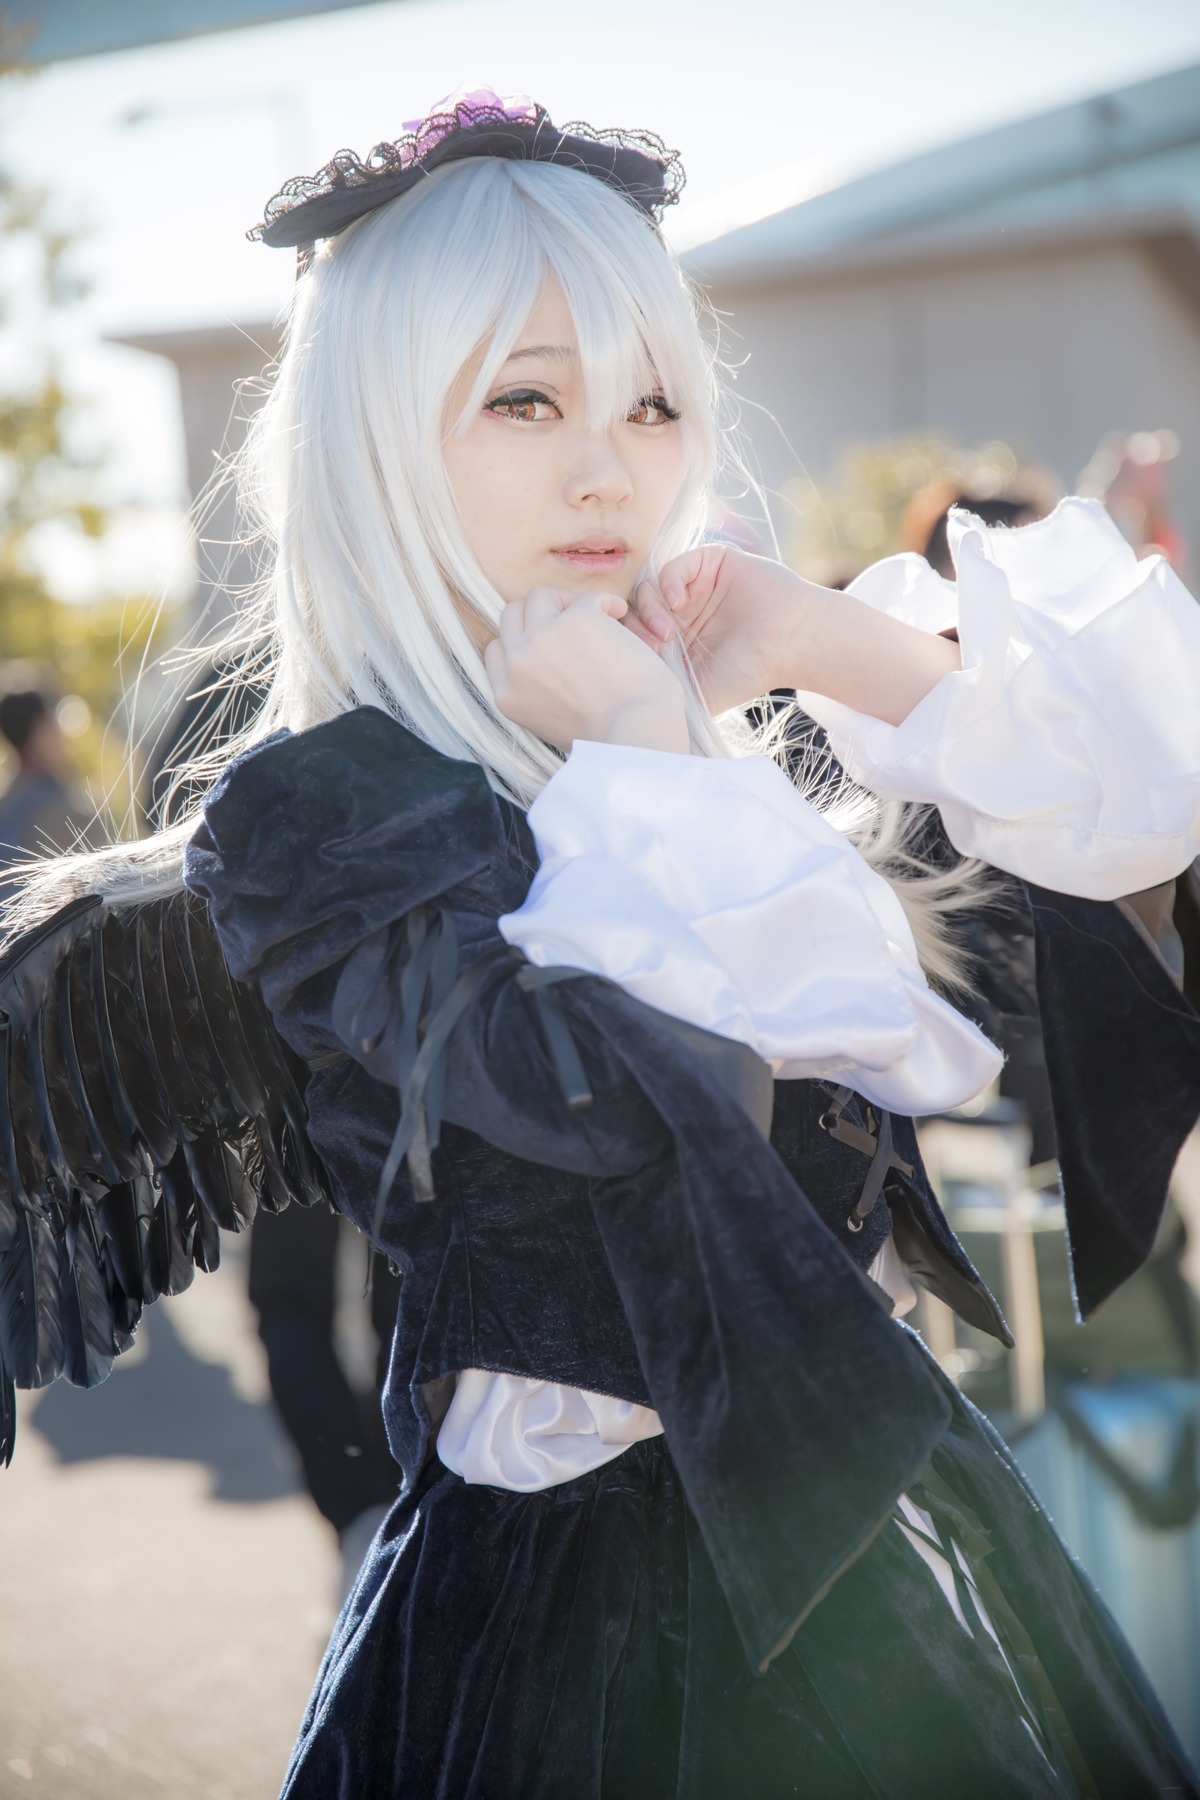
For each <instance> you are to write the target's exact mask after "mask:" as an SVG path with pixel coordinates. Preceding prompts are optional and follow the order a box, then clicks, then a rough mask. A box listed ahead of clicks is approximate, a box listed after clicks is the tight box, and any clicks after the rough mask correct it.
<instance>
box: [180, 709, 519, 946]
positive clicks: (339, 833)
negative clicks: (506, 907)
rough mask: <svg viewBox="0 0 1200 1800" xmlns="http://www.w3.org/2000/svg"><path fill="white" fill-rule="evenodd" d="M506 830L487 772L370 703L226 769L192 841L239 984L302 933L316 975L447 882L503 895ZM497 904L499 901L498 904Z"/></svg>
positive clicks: (188, 862) (191, 871) (196, 875)
mask: <svg viewBox="0 0 1200 1800" xmlns="http://www.w3.org/2000/svg"><path fill="white" fill-rule="evenodd" d="M506 869H507V858H506V833H505V825H504V821H503V819H502V817H501V814H500V809H499V805H498V803H497V800H496V797H495V795H494V794H493V793H492V790H491V788H490V787H489V786H488V783H487V779H486V777H485V776H484V773H483V771H482V769H481V768H480V767H479V766H478V764H476V763H470V762H458V761H455V760H454V759H453V758H451V757H448V756H444V755H442V754H441V752H440V751H437V750H434V749H431V748H430V746H429V745H428V744H425V743H423V742H422V741H421V739H420V738H417V737H415V736H414V735H413V734H412V732H410V731H407V730H405V728H404V726H402V725H400V724H399V723H397V721H396V720H395V719H392V718H390V717H389V716H388V715H387V714H386V713H383V712H380V711H378V710H376V709H375V708H371V707H360V708H358V709H357V710H355V711H354V712H349V713H343V714H342V715H341V716H340V717H338V718H336V719H330V720H329V721H327V722H326V723H324V724H321V725H316V726H313V727H312V728H311V729H310V730H308V731H303V732H299V733H296V734H282V733H281V734H279V735H277V736H276V737H273V738H269V739H267V740H265V742H264V743H263V744H261V745H257V746H255V747H254V748H253V749H252V750H250V751H248V752H247V753H246V754H245V755H243V756H241V757H239V758H238V759H237V760H236V761H234V762H233V763H231V764H230V766H229V768H228V769H227V770H226V771H225V774H224V775H223V776H222V778H221V780H220V781H219V783H218V784H217V786H216V788H215V789H214V790H213V793H212V794H211V795H210V797H209V800H208V803H207V806H206V808H205V816H204V821H203V823H202V824H201V826H200V827H199V829H198V831H197V832H196V835H195V837H194V838H193V840H192V842H191V844H190V845H189V846H188V850H187V855H186V858H185V862H184V880H185V881H186V883H187V885H188V887H190V888H191V889H192V890H193V892H195V893H198V894H200V895H202V896H203V897H204V898H205V899H206V900H207V901H208V903H209V906H210V907H211V909H212V913H213V917H214V919H215V920H216V923H217V926H218V929H219V931H220V934H221V942H222V945H223V947H224V950H225V954H226V957H227V959H228V961H229V965H230V967H231V968H232V970H233V972H234V974H235V975H236V976H237V977H238V978H239V979H240V980H247V979H251V978H252V977H253V976H254V975H255V974H256V973H258V972H259V971H260V969H261V967H262V965H263V963H264V961H265V960H267V959H269V958H270V956H271V953H272V952H273V951H275V950H278V949H279V948H280V947H281V946H283V945H285V944H287V945H289V946H291V947H293V948H295V947H296V946H297V941H298V939H300V938H302V939H303V942H304V945H305V947H306V952H307V953H306V954H305V956H304V959H303V960H304V962H305V964H306V965H307V968H306V972H307V973H312V972H314V971H315V970H316V969H317V968H319V967H321V966H323V965H324V964H327V963H328V962H331V961H332V960H334V958H336V957H337V956H338V955H340V954H343V953H344V951H345V949H346V948H347V946H348V945H349V944H350V943H352V942H355V941H358V940H360V939H361V938H362V937H363V936H364V935H366V934H367V933H369V932H371V931H374V930H377V929H379V928H380V927H382V926H384V925H386V924H388V923H389V922H390V921H391V920H393V919H395V918H396V917H397V916H398V915H399V914H401V913H404V912H406V911H408V910H409V909H410V908H412V907H414V906H419V905H421V904H422V903H423V902H425V901H427V900H430V899H432V898H434V897H435V896H437V895H439V894H444V893H446V892H448V891H449V890H451V889H463V888H464V887H465V888H466V890H467V893H468V896H469V894H470V891H471V889H472V888H475V889H477V890H478V896H479V900H480V904H481V906H485V907H486V906H487V904H488V902H489V900H495V901H498V902H503V901H504V899H505V898H506V896H505V895H504V894H503V893H498V894H495V895H493V894H492V892H491V890H492V888H493V886H494V885H495V884H496V883H497V882H499V884H500V887H501V888H504V887H505V886H506V885H507V884H506V881H505V873H506ZM493 910H494V909H493Z"/></svg>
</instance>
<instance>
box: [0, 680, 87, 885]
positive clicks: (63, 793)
mask: <svg viewBox="0 0 1200 1800" xmlns="http://www.w3.org/2000/svg"><path fill="white" fill-rule="evenodd" d="M0 733H2V734H3V736H4V738H5V739H6V741H7V742H8V743H9V744H10V745H11V747H12V750H13V753H14V755H15V757H16V765H17V766H16V771H15V773H14V774H13V777H12V779H11V781H10V782H9V784H8V786H7V788H6V789H5V790H4V792H3V794H0V870H7V869H11V868H12V866H13V865H14V864H15V863H22V862H25V861H27V860H28V859H29V858H30V857H31V856H41V855H44V854H45V853H46V852H47V851H50V850H73V849H75V848H77V847H78V846H79V844H80V841H81V840H82V841H83V842H84V843H85V844H86V842H87V834H88V828H89V826H90V825H91V823H92V815H91V814H90V813H88V812H87V811H86V810H85V808H84V806H83V804H82V801H81V799H80V797H79V796H78V795H77V794H76V793H75V791H74V789H73V787H72V785H71V782H70V757H69V753H68V750H67V743H66V738H65V737H64V735H63V730H62V727H61V725H60V724H59V722H58V720H57V718H56V717H55V713H54V702H53V699H52V698H51V697H50V696H49V695H48V694H46V693H43V692H40V691H38V690H36V689H33V688H26V689H21V690H16V691H10V692H9V693H6V694H5V695H4V696H3V698H0Z"/></svg>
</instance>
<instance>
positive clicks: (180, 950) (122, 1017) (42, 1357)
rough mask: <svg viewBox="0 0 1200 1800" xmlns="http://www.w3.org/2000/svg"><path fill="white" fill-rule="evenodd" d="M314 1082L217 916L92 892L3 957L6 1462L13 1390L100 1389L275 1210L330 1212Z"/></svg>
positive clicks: (2, 1388)
mask: <svg viewBox="0 0 1200 1800" xmlns="http://www.w3.org/2000/svg"><path fill="white" fill-rule="evenodd" d="M306 1074H307V1071H306V1069H305V1066H304V1065H303V1064H302V1063H300V1062H299V1061H298V1060H297V1059H296V1057H295V1056H294V1055H293V1054H292V1052H291V1051H290V1050H289V1049H288V1048H287V1046H286V1045H285V1044H284V1043H283V1042H282V1040H281V1039H280V1038H279V1036H278V1034H277V1033H276V1031H275V1028H274V1026H273V1024H272V1023H271V1019H270V1016H269V1014H268V1013H267V1011H266V1009H265V1007H264V1006H263V1003H262V1001H261V1000H260V999H259V997H258V996H257V995H256V994H255V993H254V992H253V991H252V990H251V989H249V988H247V987H245V986H243V985H241V984H240V983H238V982H236V981H234V980H233V978H232V976H231V975H230V973H229V970H228V968H227V966H226V962H225V958H224V955H223V953H222V950H221V946H220V944H219V942H218V940H217V936H216V933H215V932H214V930H213V927H212V923H211V920H210V918H209V915H208V909H207V907H206V906H205V904H204V902H203V901H202V900H198V899H197V898H196V897H195V896H194V895H192V894H189V893H187V892H186V891H183V890H180V891H178V892H176V893H174V894H171V895H170V896H168V897H166V898H163V899H155V900H148V901H139V902H136V903H132V902H123V903H118V904H109V903H106V902H105V901H103V900H101V899H99V898H97V897H94V896H88V897H85V898H83V899H80V900H76V901H73V902H72V903H71V905H69V906H67V907H64V908H63V909H62V911H60V912H58V913H56V914H55V915H54V916H53V917H52V918H51V919H48V920H47V921H46V922H45V923H44V924H42V925H40V926H38V927H36V928H34V929H33V930H32V931H29V932H27V933H24V934H23V935H22V936H20V937H19V938H18V939H16V940H15V941H14V942H13V943H12V944H11V945H10V947H9V949H8V950H7V952H6V954H5V955H4V956H3V958H0V1459H2V1460H3V1462H4V1463H7V1462H8V1461H9V1460H10V1459H11V1456H12V1448H13V1435H14V1426H15V1405H14V1398H13V1388H14V1386H15V1387H42V1386H44V1385H45V1384H46V1383H47V1382H50V1381H53V1380H54V1379H55V1378H56V1377H57V1376H59V1375H62V1376H65V1377H66V1379H67V1380H68V1381H71V1382H73V1383H75V1384H76V1385H77V1386H80V1387H93V1386H95V1384H96V1383H97V1382H100V1381H103V1379H104V1377H105V1376H106V1375H107V1374H108V1372H109V1370H110V1369H111V1367H112V1362H113V1358H114V1357H116V1356H119V1355H120V1353H121V1352H122V1351H123V1350H125V1349H127V1348H128V1346H129V1344H130V1343H131V1341H132V1337H133V1331H134V1328H135V1326H136V1325H137V1322H138V1319H139V1317H140V1316H141V1311H142V1308H143V1306H145V1305H146V1304H147V1303H148V1302H150V1301H152V1300H156V1299H157V1298H158V1297H159V1295H160V1294H175V1293H179V1292H180V1291H181V1290H182V1289H183V1288H186V1287H187V1286H188V1285H189V1283H190V1282H191V1279H192V1276H193V1274H194V1272H195V1270H196V1269H197V1268H200V1269H206V1270H209V1269H214V1268H216V1266H217V1263H218V1261H219V1260H220V1233H221V1231H222V1230H226V1231H241V1230H243V1229H244V1228H245V1226H247V1225H248V1224H249V1222H250V1220H251V1219H252V1218H253V1216H254V1213H255V1211H256V1209H257V1208H258V1207H259V1206H264V1207H266V1208H267V1209H268V1210H269V1211H271V1212H278V1211H280V1210H281V1209H282V1208H283V1207H285V1206H286V1205H288V1204H289V1202H291V1201H293V1200H294V1201H297V1202H298V1203H299V1204H301V1205H304V1206H308V1205H312V1204H314V1203H315V1202H317V1201H327V1200H328V1195H327V1192H326V1187H325V1180H324V1175H323V1173H322V1170H321V1168H320V1165H319V1163H318V1162H317V1160H316V1158H315V1157H314V1155H313V1153H312V1150H311V1149H310V1147H309V1144H308V1140H307V1137H306V1135H305V1122H306V1115H305V1106H304V1083H305V1079H306Z"/></svg>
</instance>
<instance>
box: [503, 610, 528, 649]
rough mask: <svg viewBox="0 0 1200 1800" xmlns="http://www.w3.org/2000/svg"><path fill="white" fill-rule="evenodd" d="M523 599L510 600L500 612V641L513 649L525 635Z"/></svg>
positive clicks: (507, 647)
mask: <svg viewBox="0 0 1200 1800" xmlns="http://www.w3.org/2000/svg"><path fill="white" fill-rule="evenodd" d="M525 629H526V626H525V601H524V600H510V601H509V602H508V604H507V605H506V606H505V607H503V608H502V609H501V613H500V642H501V643H502V644H503V645H504V647H505V648H506V649H508V650H511V649H514V648H515V647H516V645H517V644H518V643H520V641H521V639H522V638H523V637H524V635H525Z"/></svg>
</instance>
